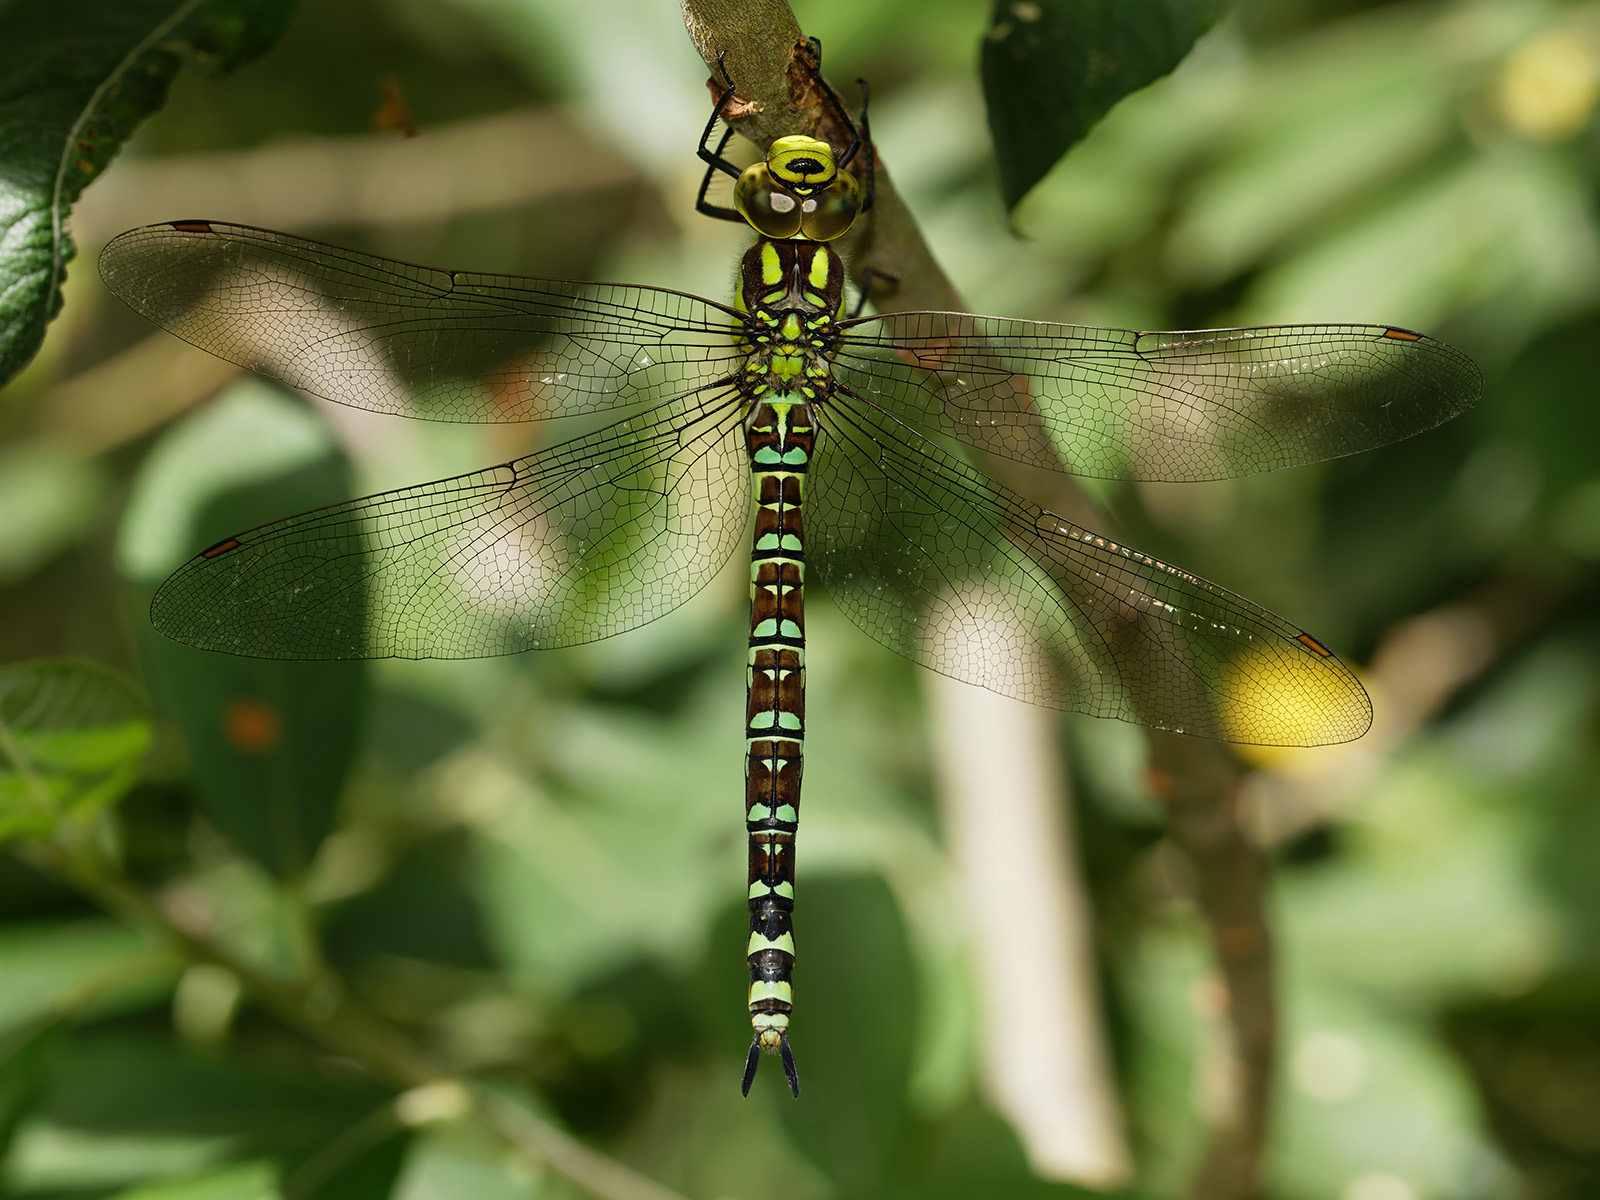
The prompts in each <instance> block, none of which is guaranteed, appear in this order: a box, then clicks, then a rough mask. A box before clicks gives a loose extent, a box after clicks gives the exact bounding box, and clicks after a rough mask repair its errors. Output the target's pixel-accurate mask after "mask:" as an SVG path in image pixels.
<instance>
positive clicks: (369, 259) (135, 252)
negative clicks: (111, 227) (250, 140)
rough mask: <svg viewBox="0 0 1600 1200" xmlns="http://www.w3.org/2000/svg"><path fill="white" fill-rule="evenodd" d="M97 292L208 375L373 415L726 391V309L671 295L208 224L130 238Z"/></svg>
mask: <svg viewBox="0 0 1600 1200" xmlns="http://www.w3.org/2000/svg"><path fill="white" fill-rule="evenodd" d="M100 275H101V277H102V278H103V279H104V280H105V282H106V286H107V287H109V288H110V289H111V290H112V291H113V292H115V293H116V294H117V295H118V296H119V297H121V298H122V299H123V300H124V301H126V302H127V303H128V304H129V305H130V306H131V307H132V308H134V309H135V310H136V311H137V312H139V313H140V314H142V315H143V316H145V317H148V318H149V319H150V320H151V321H154V322H155V323H156V324H157V325H160V326H162V327H163V328H165V329H167V330H170V331H171V332H172V333H175V334H177V335H178V336H179V337H181V338H183V339H184V340H185V341H188V342H191V343H193V344H194V345H196V346H199V347H200V348H201V349H203V350H208V351H210V352H211V353H212V354H215V355H217V356H218V357H219V358H224V359H226V360H228V361H229V362H234V363H238V364H239V365H240V366H242V367H248V368H249V369H250V370H252V371H256V372H258V373H260V374H262V375H265V376H267V377H268V378H270V379H276V380H279V381H281V382H283V383H287V384H290V385H292V386H294V387H299V388H304V389H305V390H306V391H308V392H312V393H314V394H316V395H318V396H323V397H325V398H326V399H329V400H336V401H338V402H339V403H341V404H349V405H352V406H353V407H355V408H365V409H370V410H372V411H373V412H384V413H398V414H401V415H404V416H409V417H424V418H427V419H430V420H438V421H533V420H539V419H542V418H545V417H559V416H568V415H571V414H574V413H587V412H596V411H599V410H603V409H610V408H615V407H618V406H623V405H628V404H633V403H636V402H641V401H648V400H652V399H654V398H655V397H656V396H659V395H669V394H672V393H676V392H680V391H686V390H689V389H692V388H695V387H700V386H704V385H706V384H709V383H711V382H713V381H714V380H717V379H722V378H724V377H726V376H728V375H730V374H732V373H733V372H734V371H735V370H736V368H737V363H738V361H739V355H738V353H737V351H736V349H735V347H734V341H733V334H734V331H735V329H736V327H737V326H738V325H739V323H740V320H741V318H740V317H739V315H738V314H737V313H736V312H734V311H733V310H732V309H728V308H724V307H722V306H721V305H718V304H714V303H712V302H711V301H709V300H701V299H698V298H697V297H694V296H689V295H685V294H683V293H681V292H671V291H665V290H662V289H658V288H646V287H627V286H623V285H618V284H606V283H567V282H563V281H561V280H554V279H529V278H524V277H521V276H517V275H483V274H476V273H473V272H470V271H444V270H439V269H437V268H434V267H419V266H413V265H411V264H410V263H402V262H396V261H394V260H392V259H387V258H378V257H376V256H375V255H371V254H360V253H357V252H356V251H354V250H345V249H342V248H341V247H338V246H329V245H324V244H323V243H321V242H313V241H307V240H306V239H304V238H297V237H291V236H289V235H288V234H286V233H274V232H272V231H271V230H267V229H252V228H250V227H249V226H245V225H227V224H223V223H222V222H219V221H178V222H173V223H171V224H166V225H150V226H147V227H145V228H143V229H135V230H131V231H130V232H128V233H124V234H122V235H121V236H119V237H117V238H115V239H113V240H112V241H111V242H110V243H109V244H108V245H107V246H106V248H105V249H104V250H103V251H102V252H101V255H100Z"/></svg>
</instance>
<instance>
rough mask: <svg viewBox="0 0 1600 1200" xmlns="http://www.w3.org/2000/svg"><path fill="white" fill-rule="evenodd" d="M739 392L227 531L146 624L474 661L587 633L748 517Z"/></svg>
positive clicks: (651, 603) (245, 644)
mask: <svg viewBox="0 0 1600 1200" xmlns="http://www.w3.org/2000/svg"><path fill="white" fill-rule="evenodd" d="M738 418H739V403H738V397H737V396H736V395H735V394H733V393H731V392H730V391H728V390H727V389H713V390H710V391H707V392H705V393H696V394H691V395H689V396H685V397H679V398H677V399H674V400H672V401H669V402H668V403H666V404H663V405H661V406H659V407H657V408H654V409H651V410H649V411H647V412H644V413H640V414H638V415H636V416H634V417H632V418H629V419H627V420H624V421H619V422H617V423H616V424H614V425H611V426H608V427H607V428H605V429H601V430H599V431H597V432H595V433H593V434H590V435H588V436H586V437H581V438H575V439H573V440H571V441H569V442H564V443H562V444H560V445H558V446H555V447H553V448H551V449H549V450H547V451H544V452H542V453H540V454H537V455H534V456H532V457H529V458H522V459H517V460H516V461H514V462H509V463H505V464H504V465H502V466H498V467H491V468H489V469H488V470H485V471H477V472H474V473H473V474H471V475H462V476H459V477H457V478H454V479H442V480H439V481H438V482H436V483H428V484H423V485H421V486H418V487H411V488H402V489H400V490H399V491H393V492H384V493H382V494H381V495H377V496H368V497H366V498H365V499H362V500H352V501H350V502H349V503H347V504H338V505H334V506H332V507H330V508H322V509H318V510H316V511H314V512H309V513H305V514H303V515H301V516H298V517H290V518H288V519H286V520H282V521H275V522H273V523H272V524H270V525H263V526H261V527H260V528H258V529H253V530H250V531H249V532H247V533H241V534H239V535H238V536H237V537H232V538H228V539H226V540H225V541H222V542H219V543H218V544H217V545H215V546H213V547H211V548H210V549H208V550H206V551H205V552H204V553H203V554H201V555H200V556H198V557H197V558H193V559H191V560H190V561H189V562H187V563H186V564H184V565H183V566H182V567H180V568H179V569H178V570H177V571H176V572H175V573H174V574H173V575H172V577H171V578H170V579H168V580H167V581H166V582H165V583H164V584H162V586H161V589H160V591H158V592H157V593H156V597H155V600H154V602H153V603H152V605H151V610H150V615H151V620H152V621H153V622H154V624H155V626H156V628H157V629H158V630H160V631H161V632H162V633H164V634H166V635H167V636H168V637H170V638H174V639H176V640H177V641H180V642H187V643H188V644H189V645H191V646H198V647H200V648H202V649H205V650H222V651H226V652H228V653H231V654H240V655H245V656H247V657H252V658H295V659H331V658H476V657H480V656H484V655H491V654H511V653H514V652H516V651H519V650H532V649H542V648H548V647H551V646H569V645H574V644H576V643H579V642H588V641H594V640H595V639H597V638H603V637H609V636H610V635H611V634H614V633H621V632H622V631H623V630H626V629H632V628H634V627H635V626H638V625H643V624H644V623H645V622H647V621H651V620H654V619H655V618H656V617H659V616H661V615H662V614H664V613H666V612H669V611H670V610H672V609H673V608H675V607H677V606H678V605H679V604H681V603H683V602H684V601H685V600H687V599H688V598H689V597H690V596H692V595H693V594H694V593H695V592H697V591H698V590H699V589H700V588H701V587H702V586H704V585H705V583H706V581H707V580H709V579H710V578H711V577H712V575H714V574H715V573H716V571H717V570H718V568H720V567H721V566H722V564H723V563H724V562H726V561H727V558H728V555H729V554H731V553H732V552H733V549H734V547H735V546H736V545H737V544H738V542H739V540H740V538H741V537H742V536H743V533H744V530H745V525H746V523H747V521H748V519H749V512H750V495H749V486H750V485H749V482H748V481H749V466H748V463H747V461H746V459H745V452H744V442H743V438H742V435H741V431H740V424H739V419H738Z"/></svg>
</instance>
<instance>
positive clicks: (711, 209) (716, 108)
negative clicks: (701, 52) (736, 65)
mask: <svg viewBox="0 0 1600 1200" xmlns="http://www.w3.org/2000/svg"><path fill="white" fill-rule="evenodd" d="M725 53H726V52H724V54H725ZM723 57H724V55H723V54H719V55H717V68H718V69H719V70H720V71H721V72H722V82H723V85H724V86H723V88H722V91H721V92H720V93H719V94H718V95H717V102H716V104H715V105H713V106H712V109H711V117H710V119H709V120H707V121H706V127H705V129H704V130H702V131H701V133H700V145H699V147H698V149H697V150H696V151H695V153H696V154H698V155H699V157H700V161H701V162H703V163H705V164H706V173H705V175H704V177H703V178H702V179H701V180H700V192H699V194H698V195H697V196H696V197H695V201H694V210H695V212H697V213H703V214H704V215H705V216H708V217H716V218H717V219H718V220H719V221H743V220H744V217H742V216H741V215H740V214H739V210H738V209H736V208H730V207H728V206H727V205H723V204H712V203H711V202H710V201H709V200H707V199H706V193H707V192H708V191H709V190H710V188H711V179H712V176H714V175H715V174H716V173H717V172H718V171H721V172H722V173H723V174H724V175H731V176H733V178H735V179H737V178H739V168H738V167H736V166H734V164H733V163H731V162H729V161H728V160H727V159H726V158H724V157H723V155H722V152H723V151H724V150H726V149H727V148H728V143H729V142H730V141H731V140H732V139H733V128H732V126H730V127H728V128H727V129H725V130H723V131H722V140H721V141H719V142H718V143H717V148H716V149H715V150H712V149H709V148H708V146H707V143H709V142H710V141H711V133H712V131H713V130H714V129H716V127H717V119H718V118H719V117H721V116H722V113H723V110H724V109H725V108H727V106H728V101H729V100H731V99H732V98H733V92H734V87H733V77H732V76H730V75H729V74H728V68H727V66H726V65H725V64H724V63H723V61H722V60H723Z"/></svg>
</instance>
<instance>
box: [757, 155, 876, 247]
mask: <svg viewBox="0 0 1600 1200" xmlns="http://www.w3.org/2000/svg"><path fill="white" fill-rule="evenodd" d="M733 204H734V207H735V208H737V209H738V210H739V213H740V215H741V216H743V217H744V219H745V220H746V221H749V222H750V225H751V227H752V228H753V229H754V230H755V231H756V232H757V233H759V234H760V235H761V236H762V237H768V238H792V237H796V236H798V237H803V238H807V239H809V240H811V241H813V242H831V241H833V239H834V238H836V237H838V236H840V235H841V234H843V233H844V232H845V231H846V230H847V229H849V228H850V226H851V225H853V224H854V223H855V219H856V215H857V214H858V213H859V212H860V211H861V185H860V184H858V183H857V182H856V181H855V177H854V176H853V175H850V174H849V173H847V172H844V171H841V170H839V168H838V166H837V165H836V164H835V163H834V161H833V150H832V148H831V147H829V145H828V143H827V142H820V141H818V140H817V139H816V138H811V137H805V136H804V135H801V134H795V135H793V136H791V137H781V138H779V139H778V140H777V141H775V142H773V143H772V147H771V149H769V150H768V151H767V157H766V160H765V161H764V162H758V163H757V164H756V165H755V166H753V167H748V168H746V169H745V172H744V174H742V175H740V176H739V179H738V182H736V183H735V184H734V185H733Z"/></svg>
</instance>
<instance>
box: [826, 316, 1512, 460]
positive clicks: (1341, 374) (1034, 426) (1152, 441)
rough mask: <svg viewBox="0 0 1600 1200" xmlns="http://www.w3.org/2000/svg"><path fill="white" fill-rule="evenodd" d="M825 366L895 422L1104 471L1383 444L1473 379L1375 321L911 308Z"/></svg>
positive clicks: (1424, 423) (1428, 417)
mask: <svg viewBox="0 0 1600 1200" xmlns="http://www.w3.org/2000/svg"><path fill="white" fill-rule="evenodd" d="M842 332H843V336H842V337H841V339H840V343H839V351H838V358H837V361H836V364H835V368H836V373H837V375H838V378H839V379H840V381H841V382H843V383H844V384H845V385H846V386H848V387H849V388H851V389H852V390H853V391H855V392H856V393H858V394H859V395H862V396H866V397H869V398H871V399H872V400H874V401H876V402H877V403H878V404H880V405H882V406H883V407H884V408H885V409H886V410H887V411H889V412H891V413H894V414H895V415H896V416H898V417H900V418H901V419H904V420H910V421H915V422H917V423H919V424H922V425H924V426H928V425H936V426H937V427H939V428H946V427H947V426H946V423H947V422H948V428H949V429H950V431H951V432H953V433H954V434H955V435H956V436H957V437H959V438H961V439H962V440H963V441H966V442H968V443H969V444H972V445H975V446H977V447H979V448H981V449H983V450H987V451H989V452H991V453H995V454H999V455H1002V456H1004V457H1006V458H1011V459H1015V460H1017V461H1019V462H1025V463H1031V464H1033V465H1035V466H1042V467H1047V468H1051V469H1055V470H1060V469H1061V467H1062V466H1063V465H1064V466H1066V467H1067V469H1069V470H1071V471H1073V472H1075V473H1077V474H1080V475H1090V476H1095V477H1099V478H1108V479H1144V480H1167V481H1171V482H1188V481H1192V480H1201V479H1227V478H1232V477H1235V476H1239V475H1252V474H1255V473H1256V472H1258V471H1271V470H1275V469H1276V468H1278V467H1287V466H1293V465H1295V464H1297V463H1308V462H1318V461H1321V460H1322V459H1327V458H1337V457H1339V456H1340V455H1344V454H1354V453H1356V452H1357V451H1359V450H1370V449H1372V448H1374V447H1376V446H1383V445H1387V444H1388V443H1390V442H1394V441H1398V440H1400V439H1401V438H1406V437H1410V436H1411V435H1412V434H1415V433H1421V432H1422V431H1423V430H1426V429H1432V428H1433V427H1434V426H1435V425H1438V424H1440V423H1441V422H1444V421H1448V420H1449V419H1450V418H1452V417H1455V416H1458V415H1459V414H1461V413H1462V412H1465V411H1466V410H1467V409H1468V408H1471V407H1472V405H1473V404H1475V403H1476V402H1477V399H1478V396H1479V395H1480V393H1481V392H1482V390H1483V379H1482V376H1481V375H1480V374H1479V373H1478V369H1477V367H1476V366H1474V365H1473V363H1472V360H1471V359H1469V358H1467V356H1466V355H1464V354H1462V353H1461V352H1460V351H1458V350H1456V349H1454V348H1452V347H1450V346H1447V345H1445V343H1443V342H1440V341H1435V340H1434V339H1433V338H1429V337H1424V336H1422V335H1421V334H1417V333H1411V332H1409V331H1407V330H1403V329H1395V328H1392V327H1390V326H1386V325H1281V326H1267V327H1262V328H1257V329H1208V330H1200V331H1194V332H1174V333H1141V332H1137V331H1135V330H1131V329H1096V328H1092V327H1090V326H1086V325H1056V324H1051V323H1049V322H1043V321H1014V320H1009V319H1006V318H1001V317H974V316H969V315H966V314H964V313H940V312H912V313H896V314H893V315H890V316H883V317H871V318H867V319H865V320H862V321H857V322H852V323H848V324H846V325H845V326H844V327H843V331H842Z"/></svg>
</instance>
